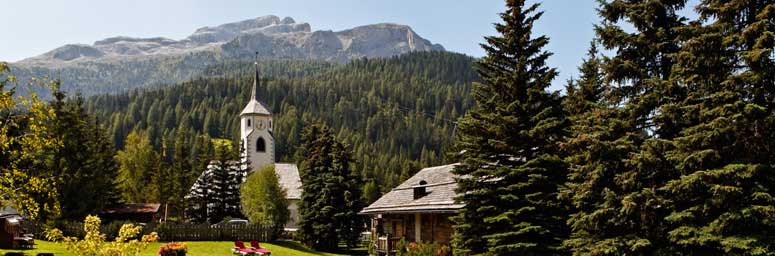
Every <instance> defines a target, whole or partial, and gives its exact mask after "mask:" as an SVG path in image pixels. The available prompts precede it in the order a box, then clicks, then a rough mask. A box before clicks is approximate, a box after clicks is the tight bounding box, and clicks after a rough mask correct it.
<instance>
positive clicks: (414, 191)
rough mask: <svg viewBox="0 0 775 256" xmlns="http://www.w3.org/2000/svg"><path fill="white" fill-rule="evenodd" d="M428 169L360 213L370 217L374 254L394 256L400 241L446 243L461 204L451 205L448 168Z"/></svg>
mask: <svg viewBox="0 0 775 256" xmlns="http://www.w3.org/2000/svg"><path fill="white" fill-rule="evenodd" d="M456 165H457V164H451V165H444V166H436V167H430V168H425V169H422V170H420V171H419V172H418V173H417V174H415V175H414V176H412V177H411V178H409V179H408V180H406V181H405V182H404V183H402V184H401V185H399V186H398V187H396V188H394V189H393V190H391V191H390V192H388V193H387V194H385V195H384V196H382V197H381V198H379V199H378V200H377V201H376V202H374V203H373V204H371V205H369V206H368V207H366V208H364V209H363V210H362V211H361V212H360V214H364V215H369V216H371V234H372V239H373V240H374V241H375V243H376V249H377V250H376V251H377V254H378V255H394V254H395V248H396V244H397V242H398V241H399V240H401V239H402V238H403V239H405V240H406V241H410V242H426V243H439V244H447V245H448V244H449V243H450V240H451V237H452V232H453V231H452V222H451V221H450V219H449V218H450V217H452V216H453V215H455V214H456V213H457V212H458V211H459V210H460V209H461V208H462V207H463V206H464V205H463V204H458V203H455V200H454V198H455V196H456V193H455V188H456V187H457V183H456V182H455V178H454V175H453V174H452V169H454V167H455V166H456Z"/></svg>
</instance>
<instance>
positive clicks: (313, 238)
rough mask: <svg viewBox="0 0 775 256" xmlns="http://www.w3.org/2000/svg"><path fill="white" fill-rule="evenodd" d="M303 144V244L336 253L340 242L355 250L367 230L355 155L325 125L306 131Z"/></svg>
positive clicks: (300, 213)
mask: <svg viewBox="0 0 775 256" xmlns="http://www.w3.org/2000/svg"><path fill="white" fill-rule="evenodd" d="M302 141H303V142H304V143H303V144H302V147H301V150H302V151H301V157H302V158H301V159H304V161H302V163H301V179H302V194H301V202H300V203H299V215H300V221H299V232H300V235H301V240H302V242H304V243H305V244H307V245H309V246H311V247H313V248H315V249H316V250H322V251H333V250H336V249H337V248H338V247H339V242H340V241H344V242H346V244H347V245H348V246H355V243H356V241H357V238H358V236H359V234H360V233H361V231H362V229H363V219H362V218H361V217H360V216H358V211H360V209H361V208H362V207H363V203H362V201H361V197H362V195H361V194H362V192H361V182H360V181H361V178H360V176H359V174H358V173H357V172H355V171H354V170H353V169H352V168H351V165H352V163H353V159H352V153H351V152H350V150H349V149H348V148H347V146H346V145H344V144H343V143H341V142H339V141H337V140H336V139H335V138H334V134H333V132H332V131H331V129H329V128H328V127H327V126H325V125H320V124H313V125H311V126H309V127H307V128H305V129H304V131H303V133H302Z"/></svg>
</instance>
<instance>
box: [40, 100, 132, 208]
mask: <svg viewBox="0 0 775 256" xmlns="http://www.w3.org/2000/svg"><path fill="white" fill-rule="evenodd" d="M54 97H55V99H54V101H52V102H51V103H50V106H51V108H52V109H53V110H54V113H55V115H56V118H55V120H53V122H51V128H50V130H49V132H50V136H51V137H52V138H57V140H58V141H61V142H62V146H61V147H59V148H57V149H55V150H52V151H50V152H49V153H50V156H49V158H48V160H47V162H46V169H47V170H51V172H52V173H51V174H50V175H52V176H53V177H57V178H58V182H57V185H58V186H57V191H58V192H59V204H60V205H61V207H62V216H61V217H62V218H65V219H74V218H83V217H84V216H86V215H87V214H96V213H99V211H100V210H102V209H103V207H104V206H106V205H111V204H115V203H117V202H118V201H119V199H120V195H119V191H118V189H117V188H116V177H117V175H118V163H116V161H115V159H114V157H113V156H114V155H115V154H116V151H115V149H114V147H113V144H112V143H111V142H110V140H109V139H108V138H107V132H106V131H105V129H104V128H103V127H102V126H101V125H99V124H97V122H96V120H94V118H93V117H90V116H89V115H87V114H86V111H85V110H84V109H83V99H82V98H81V97H76V98H74V99H70V100H68V101H65V94H64V93H63V92H61V91H58V90H57V91H55V92H54Z"/></svg>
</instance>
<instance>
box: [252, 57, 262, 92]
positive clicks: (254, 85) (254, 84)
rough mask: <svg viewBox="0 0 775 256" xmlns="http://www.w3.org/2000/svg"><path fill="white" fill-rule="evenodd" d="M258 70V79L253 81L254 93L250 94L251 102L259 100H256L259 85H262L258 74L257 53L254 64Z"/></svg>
mask: <svg viewBox="0 0 775 256" xmlns="http://www.w3.org/2000/svg"><path fill="white" fill-rule="evenodd" d="M253 65H255V68H256V77H255V78H254V79H253V91H251V93H250V100H258V99H257V98H256V90H257V89H258V85H259V84H260V83H261V81H259V79H261V76H259V74H258V52H256V62H254V63H253Z"/></svg>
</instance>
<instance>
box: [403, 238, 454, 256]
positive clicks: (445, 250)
mask: <svg viewBox="0 0 775 256" xmlns="http://www.w3.org/2000/svg"><path fill="white" fill-rule="evenodd" d="M396 247H397V248H396V249H397V250H396V256H449V255H452V250H451V248H449V246H447V245H446V244H437V243H415V242H411V243H407V242H406V240H404V239H401V241H398V244H397V245H396Z"/></svg>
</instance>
